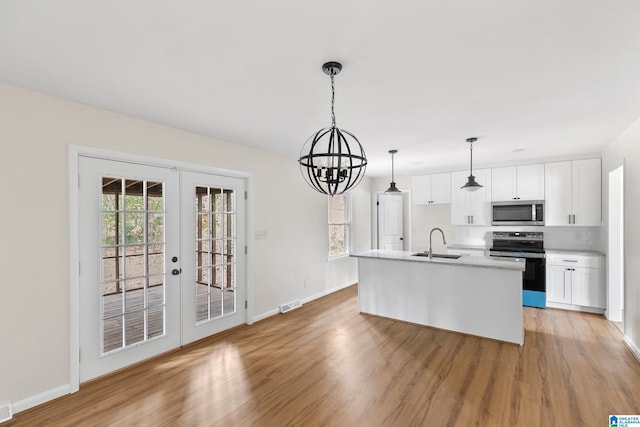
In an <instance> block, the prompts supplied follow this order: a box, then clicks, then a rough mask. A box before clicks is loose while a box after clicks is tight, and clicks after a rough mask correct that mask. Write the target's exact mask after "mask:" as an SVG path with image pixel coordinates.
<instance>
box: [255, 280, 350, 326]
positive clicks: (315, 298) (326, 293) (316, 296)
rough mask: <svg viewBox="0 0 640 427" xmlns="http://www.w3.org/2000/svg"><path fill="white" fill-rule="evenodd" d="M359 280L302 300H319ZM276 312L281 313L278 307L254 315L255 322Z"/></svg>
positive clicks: (304, 302) (305, 301) (305, 302)
mask: <svg viewBox="0 0 640 427" xmlns="http://www.w3.org/2000/svg"><path fill="white" fill-rule="evenodd" d="M356 283H358V282H348V283H345V284H342V285H339V286H336V287H335V288H331V289H327V290H326V291H323V292H320V293H317V294H314V295H311V296H309V297H306V298H301V299H300V301H302V304H307V303H309V302H311V301H313V300H317V299H318V298H322V297H326V296H327V295H329V294H332V293H334V292H338V291H340V290H342V289H345V288H348V287H349V286H353V285H355V284H356ZM276 314H280V310H279V309H278V308H274V309H273V310H269V311H267V312H264V313H262V314H258V315H257V316H254V317H253V322H259V321H260V320H264V319H266V318H267V317H271V316H275V315H276Z"/></svg>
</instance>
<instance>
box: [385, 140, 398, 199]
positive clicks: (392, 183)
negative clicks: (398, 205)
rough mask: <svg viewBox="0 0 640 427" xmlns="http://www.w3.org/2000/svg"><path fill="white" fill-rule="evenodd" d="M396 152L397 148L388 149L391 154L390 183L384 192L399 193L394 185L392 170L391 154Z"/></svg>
mask: <svg viewBox="0 0 640 427" xmlns="http://www.w3.org/2000/svg"><path fill="white" fill-rule="evenodd" d="M397 152H398V150H389V154H391V184H390V185H389V188H387V189H386V191H385V193H401V191H400V190H398V187H396V182H395V179H394V170H393V156H394V155H395V154H396V153H397Z"/></svg>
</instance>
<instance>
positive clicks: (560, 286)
mask: <svg viewBox="0 0 640 427" xmlns="http://www.w3.org/2000/svg"><path fill="white" fill-rule="evenodd" d="M546 285H547V301H549V302H559V303H563V304H571V270H570V269H568V268H567V267H562V266H558V265H547V283H546Z"/></svg>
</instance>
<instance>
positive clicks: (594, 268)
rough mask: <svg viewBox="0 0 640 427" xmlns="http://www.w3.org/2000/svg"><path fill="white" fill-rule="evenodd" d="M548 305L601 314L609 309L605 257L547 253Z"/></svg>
mask: <svg viewBox="0 0 640 427" xmlns="http://www.w3.org/2000/svg"><path fill="white" fill-rule="evenodd" d="M546 264H547V305H548V306H550V307H557V308H568V309H572V310H583V311H592V312H597V313H601V312H602V311H603V310H604V308H605V281H604V268H603V267H604V257H603V256H601V255H583V254H568V253H561V254H560V253H559V254H554V253H547V263H546Z"/></svg>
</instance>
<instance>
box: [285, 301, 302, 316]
mask: <svg viewBox="0 0 640 427" xmlns="http://www.w3.org/2000/svg"><path fill="white" fill-rule="evenodd" d="M298 307H302V301H300V300H299V299H297V300H295V301H291V302H288V303H286V304H282V305H281V306H280V313H286V312H287V311H291V310H293V309H294V308H298Z"/></svg>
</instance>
